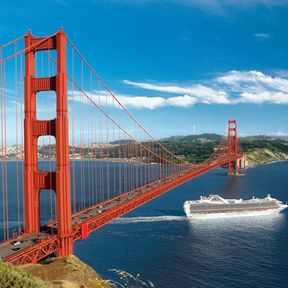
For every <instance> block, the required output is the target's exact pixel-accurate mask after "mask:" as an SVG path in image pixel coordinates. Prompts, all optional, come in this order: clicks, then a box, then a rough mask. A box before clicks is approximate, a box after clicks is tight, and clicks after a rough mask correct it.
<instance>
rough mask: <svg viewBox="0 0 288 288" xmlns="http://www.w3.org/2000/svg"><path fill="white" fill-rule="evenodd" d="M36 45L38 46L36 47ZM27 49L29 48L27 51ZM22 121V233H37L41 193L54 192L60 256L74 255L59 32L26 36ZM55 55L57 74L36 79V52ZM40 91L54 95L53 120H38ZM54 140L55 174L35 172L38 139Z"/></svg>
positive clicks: (63, 37) (63, 64) (63, 49)
mask: <svg viewBox="0 0 288 288" xmlns="http://www.w3.org/2000/svg"><path fill="white" fill-rule="evenodd" d="M37 42H38V43H37ZM29 47H30V48H29ZM25 48H26V49H27V50H26V54H25V80H24V85H25V92H24V93H25V107H24V110H25V119H24V159H25V160H24V167H25V168H24V201H25V208H24V209H25V212H24V213H25V232H27V233H33V232H38V231H39V229H40V202H39V200H40V192H41V190H42V189H53V190H54V192H55V194H56V209H57V222H58V236H59V238H60V243H59V251H58V253H59V255H60V256H68V255H70V254H72V253H73V238H72V226H71V201H70V198H71V196H70V170H69V143H68V115H67V79H66V78H67V77H66V35H65V33H64V31H63V30H62V29H60V30H59V32H57V33H56V34H55V35H53V36H51V37H49V38H45V37H43V38H37V37H35V36H33V35H32V33H31V32H29V33H28V34H27V35H26V36H25ZM47 50H56V51H57V74H56V75H55V76H52V77H45V78H43V77H42V78H39V77H36V76H35V55H36V53H37V52H38V51H47ZM40 91H55V93H56V109H57V113H56V118H55V119H48V120H37V117H36V102H37V101H36V97H37V92H40ZM40 136H54V137H55V139H56V170H55V171H53V172H43V171H39V170H38V155H37V154H38V143H37V141H38V138H39V137H40Z"/></svg>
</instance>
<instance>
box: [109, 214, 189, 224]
mask: <svg viewBox="0 0 288 288" xmlns="http://www.w3.org/2000/svg"><path fill="white" fill-rule="evenodd" d="M164 221H187V218H186V217H185V216H173V215H165V216H147V217H123V218H118V219H116V220H114V221H113V222H112V223H114V224H130V223H146V222H164Z"/></svg>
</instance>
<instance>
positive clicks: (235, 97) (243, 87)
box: [119, 71, 288, 109]
mask: <svg viewBox="0 0 288 288" xmlns="http://www.w3.org/2000/svg"><path fill="white" fill-rule="evenodd" d="M124 83H125V84H127V85H130V86H133V87H135V88H138V89H139V88H140V89H144V90H149V91H156V92H161V93H166V94H167V97H165V98H162V97H161V99H162V100H161V101H160V102H161V104H160V102H159V103H158V104H159V105H156V106H155V107H153V108H150V109H155V108H156V107H163V106H167V105H168V103H169V105H170V106H173V104H175V105H174V106H178V107H182V105H181V104H180V102H179V103H178V100H179V99H181V100H182V101H181V103H182V104H183V107H184V106H185V105H188V107H189V106H192V105H193V104H196V103H204V104H226V105H235V104H239V103H250V104H251V103H252V104H264V103H274V104H285V105H287V104H288V80H287V79H285V78H281V77H272V76H270V75H265V74H264V73H262V72H260V71H230V72H228V73H225V74H223V75H221V76H219V77H217V78H215V79H211V80H210V81H209V83H210V84H209V86H208V85H203V84H202V83H197V84H195V85H190V86H187V85H181V84H177V85H176V84H169V83H168V84H167V83H164V84H163V83H155V82H154V83H147V82H133V81H129V80H124ZM171 94H178V95H179V94H184V96H182V97H183V98H181V96H178V97H174V98H175V100H174V99H173V97H169V95H171ZM184 97H186V98H184ZM189 97H192V99H191V98H189ZM156 98H157V97H156ZM119 99H120V98H119ZM149 99H153V97H150V98H149ZM169 99H170V100H169ZM186 100H188V101H190V104H188V101H186ZM149 101H150V100H149ZM154 101H155V100H154ZM162 103H163V104H162ZM164 103H166V104H165V105H164ZM185 103H186V104H185ZM177 104H178V105H177ZM162 105H163V106H162Z"/></svg>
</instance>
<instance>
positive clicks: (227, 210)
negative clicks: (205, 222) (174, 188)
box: [184, 195, 288, 219]
mask: <svg viewBox="0 0 288 288" xmlns="http://www.w3.org/2000/svg"><path fill="white" fill-rule="evenodd" d="M287 207H288V205H287V204H283V203H282V202H281V201H279V200H277V199H275V198H272V197H271V196H270V195H268V196H267V197H266V198H263V199H258V198H255V197H253V198H252V199H249V200H243V199H224V198H222V197H221V196H219V195H210V196H208V197H203V196H201V197H200V200H195V201H185V202H184V211H185V213H186V215H187V217H188V218H189V219H214V218H231V217H242V216H257V215H268V214H277V213H280V212H281V211H282V210H284V209H286V208H287Z"/></svg>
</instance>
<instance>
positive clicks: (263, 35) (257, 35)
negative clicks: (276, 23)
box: [253, 33, 270, 40]
mask: <svg viewBox="0 0 288 288" xmlns="http://www.w3.org/2000/svg"><path fill="white" fill-rule="evenodd" d="M253 36H254V37H255V38H256V39H259V40H267V39H269V38H270V35H269V34H267V33H254V34H253Z"/></svg>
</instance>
